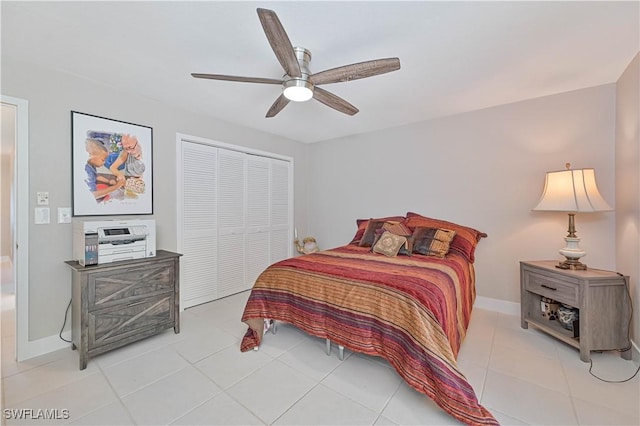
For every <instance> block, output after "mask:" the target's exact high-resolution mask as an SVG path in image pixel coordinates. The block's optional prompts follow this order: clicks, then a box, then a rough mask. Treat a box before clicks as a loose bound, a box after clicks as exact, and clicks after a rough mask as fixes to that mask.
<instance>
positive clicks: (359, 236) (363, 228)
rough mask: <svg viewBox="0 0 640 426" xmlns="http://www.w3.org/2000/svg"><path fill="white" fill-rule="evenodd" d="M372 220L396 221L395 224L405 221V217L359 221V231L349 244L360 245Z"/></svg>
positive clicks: (357, 221) (357, 223) (357, 222)
mask: <svg viewBox="0 0 640 426" xmlns="http://www.w3.org/2000/svg"><path fill="white" fill-rule="evenodd" d="M370 220H380V221H382V222H386V221H394V222H401V221H403V220H405V217H404V216H389V217H380V218H377V219H373V218H371V219H357V220H356V225H357V226H358V230H357V231H356V235H354V236H353V238H352V239H351V242H350V243H349V244H359V243H360V241H361V240H362V237H363V236H364V233H365V231H366V230H367V226H368V225H369V221H370Z"/></svg>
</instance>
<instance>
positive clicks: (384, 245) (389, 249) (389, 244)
mask: <svg viewBox="0 0 640 426" xmlns="http://www.w3.org/2000/svg"><path fill="white" fill-rule="evenodd" d="M406 243H407V238H406V237H402V236H400V235H395V234H392V233H391V232H389V231H384V232H383V233H382V235H381V236H380V238H379V239H378V241H377V242H376V244H375V245H374V246H373V252H374V253H380V254H384V255H385V256H388V257H395V256H397V255H398V250H400V247H402V246H403V245H405V244H406Z"/></svg>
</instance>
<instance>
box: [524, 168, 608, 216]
mask: <svg viewBox="0 0 640 426" xmlns="http://www.w3.org/2000/svg"><path fill="white" fill-rule="evenodd" d="M533 210H537V211H562V212H570V213H578V212H598V211H610V210H613V209H612V208H611V206H609V204H607V202H606V201H605V200H604V198H602V195H600V191H598V185H597V184H596V173H595V170H594V169H576V170H561V171H558V172H547V176H546V178H545V183H544V190H543V191H542V196H541V197H540V200H539V201H538V204H537V205H536V206H535V207H534V209H533Z"/></svg>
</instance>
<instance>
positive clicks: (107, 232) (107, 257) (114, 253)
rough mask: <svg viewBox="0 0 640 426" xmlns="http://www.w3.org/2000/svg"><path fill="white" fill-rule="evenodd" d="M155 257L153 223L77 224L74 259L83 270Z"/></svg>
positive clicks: (154, 228) (140, 220) (110, 221)
mask: <svg viewBox="0 0 640 426" xmlns="http://www.w3.org/2000/svg"><path fill="white" fill-rule="evenodd" d="M155 255H156V221H155V220H153V219H148V220H143V219H132V220H102V221H76V222H74V224H73V256H74V258H75V260H77V261H78V263H80V265H82V266H89V265H97V264H102V263H111V262H117V261H119V260H129V259H141V258H145V257H154V256H155Z"/></svg>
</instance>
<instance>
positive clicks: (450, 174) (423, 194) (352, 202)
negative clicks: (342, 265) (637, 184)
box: [308, 84, 616, 302]
mask: <svg viewBox="0 0 640 426" xmlns="http://www.w3.org/2000/svg"><path fill="white" fill-rule="evenodd" d="M615 95H616V88H615V85H614V84H609V85H604V86H598V87H593V88H588V89H584V90H578V91H574V92H569V93H563V94H558V95H554V96H548V97H543V98H538V99H532V100H527V101H524V102H518V103H514V104H509V105H504V106H499V107H495V108H489V109H484V110H480V111H474V112H469V113H466V114H460V115H456V116H451V117H445V118H441V119H435V120H430V121H425V122H422V123H417V124H412V125H408V126H403V127H399V128H394V129H389V130H384V131H378V132H372V133H368V134H363V135H357V136H351V137H345V138H342V139H338V140H334V141H330V142H322V143H317V144H313V145H312V146H311V150H310V176H311V179H310V186H309V193H310V194H311V196H310V198H309V207H308V210H309V224H310V228H311V229H310V233H311V234H313V235H314V236H315V237H316V238H317V239H318V241H319V244H320V245H321V247H324V248H328V247H333V246H338V245H342V244H345V243H347V242H349V240H350V239H351V237H352V236H353V234H354V233H355V230H356V225H355V219H356V218H368V217H376V216H387V215H403V214H405V213H406V212H407V211H409V210H411V211H415V212H417V213H421V214H424V215H427V216H431V217H436V218H441V219H445V220H450V221H454V222H458V223H460V224H464V225H467V226H471V227H474V228H476V229H478V230H480V231H483V232H486V233H487V234H488V235H489V236H488V238H486V239H483V240H482V241H481V242H480V244H479V246H478V250H477V252H476V258H477V260H476V264H475V266H476V273H477V278H478V279H477V288H478V294H479V295H480V296H485V297H489V298H495V299H501V300H506V301H512V302H519V300H520V289H519V263H518V262H519V261H520V260H534V259H561V256H560V255H559V254H558V249H560V248H561V247H563V246H564V240H563V238H564V236H565V235H566V229H567V224H568V217H567V215H566V214H564V213H549V212H532V211H531V208H533V207H534V206H535V204H536V201H537V200H538V197H539V196H540V194H541V192H542V188H543V184H544V175H545V172H547V171H550V170H560V169H564V164H565V163H566V162H571V164H572V166H573V167H574V168H583V167H594V168H595V169H596V176H597V180H598V184H599V188H600V191H601V193H602V195H603V196H604V198H605V199H606V200H607V201H608V202H609V203H610V204H611V205H613V203H614V202H615V200H614V123H615V117H614V116H615ZM614 226H615V222H614V213H612V212H611V213H598V214H591V215H589V214H583V215H577V216H576V228H577V231H578V235H579V236H581V237H582V243H581V246H582V247H583V248H584V249H585V250H586V251H587V256H586V258H584V260H583V261H584V263H586V264H587V265H589V266H592V267H596V268H606V269H612V268H614V267H615V232H614V231H615V229H614Z"/></svg>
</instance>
